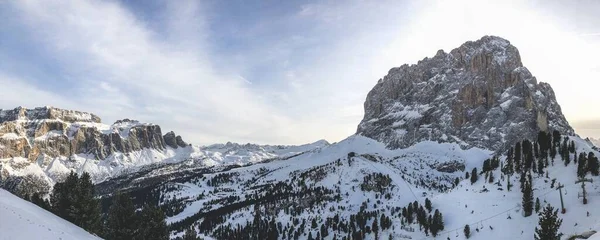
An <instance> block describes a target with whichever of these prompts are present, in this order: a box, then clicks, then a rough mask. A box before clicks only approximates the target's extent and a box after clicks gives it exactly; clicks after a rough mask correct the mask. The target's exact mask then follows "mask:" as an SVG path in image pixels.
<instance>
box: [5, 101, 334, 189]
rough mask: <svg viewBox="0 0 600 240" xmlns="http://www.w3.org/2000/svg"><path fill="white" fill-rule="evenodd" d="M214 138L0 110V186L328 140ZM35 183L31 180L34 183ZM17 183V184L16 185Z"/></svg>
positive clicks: (45, 110) (47, 112)
mask: <svg viewBox="0 0 600 240" xmlns="http://www.w3.org/2000/svg"><path fill="white" fill-rule="evenodd" d="M327 144H328V143H327V142H326V141H324V140H321V141H318V142H315V143H313V144H306V145H302V146H269V145H254V144H245V145H241V144H234V143H227V144H223V145H219V144H215V145H211V146H205V147H200V146H193V145H191V144H188V143H186V142H184V141H183V140H182V138H181V136H178V135H176V134H175V133H173V132H167V133H166V134H164V135H163V133H162V131H161V128H160V126H158V125H154V124H151V123H143V122H140V121H137V120H130V119H123V120H118V121H116V122H115V123H114V124H112V125H108V124H103V123H101V120H100V118H99V117H98V116H96V115H94V114H91V113H85V112H79V111H73V110H65V109H58V108H54V107H42V108H34V109H27V108H22V107H18V108H15V109H12V110H0V186H1V185H4V186H6V185H13V184H12V183H13V182H20V181H21V179H23V178H25V179H28V180H31V181H35V183H36V184H37V185H43V184H45V185H47V186H48V187H43V188H41V189H48V188H49V187H50V186H52V185H53V183H54V182H55V181H56V180H59V179H61V178H62V177H63V176H65V175H66V174H67V173H68V172H70V171H75V172H77V173H82V172H83V171H85V172H88V173H90V174H91V176H92V179H93V180H94V182H96V183H99V182H102V181H105V180H107V179H110V178H114V177H118V176H120V175H122V174H129V173H132V172H136V171H139V170H141V169H147V168H152V167H161V166H164V165H169V164H176V163H182V162H184V163H193V164H194V165H195V166H196V167H208V166H216V165H230V164H238V165H244V164H250V163H255V162H260V161H263V160H267V159H276V158H280V157H290V156H293V155H296V154H300V153H302V152H305V151H310V150H312V149H315V148H319V147H322V146H326V145H327ZM36 184H33V185H36ZM14 187H16V186H13V188H14Z"/></svg>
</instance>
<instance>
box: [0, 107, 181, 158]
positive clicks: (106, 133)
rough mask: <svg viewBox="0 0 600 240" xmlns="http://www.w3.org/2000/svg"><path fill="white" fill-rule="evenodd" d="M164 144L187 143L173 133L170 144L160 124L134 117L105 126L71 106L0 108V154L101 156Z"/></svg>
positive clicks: (3, 155) (96, 118)
mask: <svg viewBox="0 0 600 240" xmlns="http://www.w3.org/2000/svg"><path fill="white" fill-rule="evenodd" d="M171 133H172V132H171ZM165 136H167V135H165ZM167 146H171V147H173V148H177V147H185V146H187V144H185V142H183V140H182V139H181V137H180V136H175V134H174V133H173V138H172V145H171V144H167V142H166V141H165V138H163V135H162V131H161V129H160V126H157V125H153V124H147V123H140V122H138V121H135V120H129V119H124V120H119V121H117V122H115V123H114V124H113V125H111V126H108V125H104V124H100V118H99V117H97V116H96V115H93V114H90V113H84V112H78V111H72V110H64V109H57V108H51V107H43V108H35V109H26V108H21V107H19V108H15V109H12V110H0V158H13V157H23V158H27V159H29V161H31V162H33V161H36V160H37V159H38V158H39V157H41V156H47V157H50V158H56V157H61V156H63V157H69V156H72V155H73V154H91V155H92V156H94V157H95V158H96V159H99V160H102V159H105V158H106V157H108V156H110V155H111V154H113V153H116V152H121V153H130V152H133V151H138V150H142V149H145V148H150V149H156V150H164V149H166V147H167Z"/></svg>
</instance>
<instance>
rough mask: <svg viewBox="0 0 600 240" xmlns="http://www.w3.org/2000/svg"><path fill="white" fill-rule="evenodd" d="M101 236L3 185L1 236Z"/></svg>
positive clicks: (13, 238) (0, 195) (9, 238)
mask: <svg viewBox="0 0 600 240" xmlns="http://www.w3.org/2000/svg"><path fill="white" fill-rule="evenodd" d="M5 239H6V240H18V239H61V240H68V239H74V240H75V239H76V240H79V239H100V238H98V237H96V236H93V235H91V234H90V233H88V232H86V231H85V230H83V229H81V228H80V227H78V226H75V225H73V224H72V223H70V222H67V221H66V220H64V219H62V218H59V217H57V216H56V215H54V214H52V213H50V212H48V211H46V210H44V209H42V208H40V207H38V206H36V205H35V204H33V203H30V202H27V201H25V200H23V199H21V198H19V197H17V196H15V195H13V194H11V193H9V192H7V191H6V190H3V189H0V240H5Z"/></svg>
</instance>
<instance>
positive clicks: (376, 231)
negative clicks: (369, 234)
mask: <svg viewBox="0 0 600 240" xmlns="http://www.w3.org/2000/svg"><path fill="white" fill-rule="evenodd" d="M371 231H373V233H374V234H375V239H379V225H378V224H377V218H375V220H373V224H371Z"/></svg>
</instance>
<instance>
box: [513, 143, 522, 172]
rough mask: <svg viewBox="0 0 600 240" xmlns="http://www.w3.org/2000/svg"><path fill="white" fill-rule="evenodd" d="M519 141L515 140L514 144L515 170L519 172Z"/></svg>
mask: <svg viewBox="0 0 600 240" xmlns="http://www.w3.org/2000/svg"><path fill="white" fill-rule="evenodd" d="M521 156H522V154H521V143H520V142H517V143H516V144H515V163H514V164H515V172H518V173H520V172H521V167H522V163H521Z"/></svg>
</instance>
